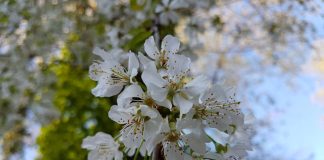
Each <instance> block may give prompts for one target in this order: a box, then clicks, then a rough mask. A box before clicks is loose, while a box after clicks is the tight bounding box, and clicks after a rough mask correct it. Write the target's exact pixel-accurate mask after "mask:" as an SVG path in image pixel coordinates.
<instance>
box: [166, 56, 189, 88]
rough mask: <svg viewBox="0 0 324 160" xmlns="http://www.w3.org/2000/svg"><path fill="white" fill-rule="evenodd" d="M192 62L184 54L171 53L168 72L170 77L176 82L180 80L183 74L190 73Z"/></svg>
mask: <svg viewBox="0 0 324 160" xmlns="http://www.w3.org/2000/svg"><path fill="white" fill-rule="evenodd" d="M190 63H191V61H190V59H189V58H188V57H186V56H184V55H178V54H171V55H169V60H168V62H167V72H168V75H169V78H170V79H172V80H173V81H175V82H178V81H179V80H180V79H181V78H182V77H183V76H185V75H187V74H188V71H189V69H190Z"/></svg>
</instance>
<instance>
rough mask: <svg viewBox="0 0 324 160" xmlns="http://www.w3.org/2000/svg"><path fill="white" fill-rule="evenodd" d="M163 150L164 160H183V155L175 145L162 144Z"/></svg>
mask: <svg viewBox="0 0 324 160" xmlns="http://www.w3.org/2000/svg"><path fill="white" fill-rule="evenodd" d="M163 150H164V155H165V157H166V159H170V160H171V159H172V160H173V159H174V160H183V159H184V153H183V151H182V149H181V148H180V147H179V146H178V145H177V143H171V142H165V143H163Z"/></svg>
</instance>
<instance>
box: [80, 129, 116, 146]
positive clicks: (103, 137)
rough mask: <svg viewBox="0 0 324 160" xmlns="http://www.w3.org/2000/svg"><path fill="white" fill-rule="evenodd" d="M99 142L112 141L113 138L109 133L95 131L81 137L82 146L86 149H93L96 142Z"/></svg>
mask: <svg viewBox="0 0 324 160" xmlns="http://www.w3.org/2000/svg"><path fill="white" fill-rule="evenodd" d="M100 143H108V144H109V143H110V144H112V143H114V140H113V138H112V137H111V135H109V134H106V133H103V132H98V133H96V135H95V136H88V137H86V138H84V139H83V141H82V148H86V149H88V150H94V149H95V148H96V147H97V145H98V144H100Z"/></svg>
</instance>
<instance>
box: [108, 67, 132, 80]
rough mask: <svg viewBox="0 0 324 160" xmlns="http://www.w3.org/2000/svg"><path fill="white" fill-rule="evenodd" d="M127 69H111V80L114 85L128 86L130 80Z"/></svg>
mask: <svg viewBox="0 0 324 160" xmlns="http://www.w3.org/2000/svg"><path fill="white" fill-rule="evenodd" d="M126 72H127V71H126V69H125V68H124V67H122V66H115V67H114V68H112V69H111V75H110V80H111V83H112V84H127V83H129V81H130V79H129V76H128V75H127V74H126Z"/></svg>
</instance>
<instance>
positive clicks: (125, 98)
mask: <svg viewBox="0 0 324 160" xmlns="http://www.w3.org/2000/svg"><path fill="white" fill-rule="evenodd" d="M143 94H144V92H143V90H142V88H141V87H140V86H139V85H137V84H133V85H130V86H127V87H126V88H125V89H124V90H123V92H122V93H120V94H119V96H118V98H117V104H118V105H120V106H125V105H126V104H129V103H130V101H131V100H132V97H139V98H141V97H142V96H143Z"/></svg>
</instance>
